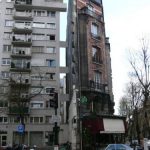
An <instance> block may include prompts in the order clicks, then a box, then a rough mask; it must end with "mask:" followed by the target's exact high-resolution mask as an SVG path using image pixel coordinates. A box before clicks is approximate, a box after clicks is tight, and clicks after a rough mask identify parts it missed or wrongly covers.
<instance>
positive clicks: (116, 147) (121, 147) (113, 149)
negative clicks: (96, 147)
mask: <svg viewBox="0 0 150 150" xmlns="http://www.w3.org/2000/svg"><path fill="white" fill-rule="evenodd" d="M105 150H133V149H132V148H131V147H130V146H128V145H125V144H109V145H108V146H107V147H106V148H105Z"/></svg>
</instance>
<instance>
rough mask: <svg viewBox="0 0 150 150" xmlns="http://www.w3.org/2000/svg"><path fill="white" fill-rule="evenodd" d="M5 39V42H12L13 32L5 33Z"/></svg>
mask: <svg viewBox="0 0 150 150" xmlns="http://www.w3.org/2000/svg"><path fill="white" fill-rule="evenodd" d="M4 39H5V40H11V39H12V33H11V32H4Z"/></svg>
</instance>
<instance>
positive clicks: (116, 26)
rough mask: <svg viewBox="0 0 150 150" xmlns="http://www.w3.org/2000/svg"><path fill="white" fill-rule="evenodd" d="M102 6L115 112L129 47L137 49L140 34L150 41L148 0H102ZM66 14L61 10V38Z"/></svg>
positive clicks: (121, 93) (128, 68)
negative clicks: (110, 62) (109, 54)
mask: <svg viewBox="0 0 150 150" xmlns="http://www.w3.org/2000/svg"><path fill="white" fill-rule="evenodd" d="M67 1H68V0H64V2H65V3H66V2H67ZM103 7H104V20H105V30H106V36H108V37H109V38H110V45H111V60H112V79H113V94H114V101H115V114H118V106H119V105H118V104H119V100H120V98H121V97H122V96H123V95H124V89H125V86H126V83H127V82H128V79H129V78H128V73H129V71H130V69H131V68H130V67H129V66H130V64H129V62H128V58H129V56H128V53H129V50H130V51H131V50H133V49H134V50H136V49H139V47H140V44H139V43H140V39H142V38H143V37H146V39H148V40H150V19H149V18H150V0H103ZM66 16H67V15H66V13H61V30H62V32H61V35H60V37H61V38H60V39H62V40H63V39H64V38H65V35H64V34H63V33H65V32H66V28H65V26H66ZM63 65H64V64H63Z"/></svg>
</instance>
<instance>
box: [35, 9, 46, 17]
mask: <svg viewBox="0 0 150 150" xmlns="http://www.w3.org/2000/svg"><path fill="white" fill-rule="evenodd" d="M34 16H37V17H43V16H45V11H42V10H34Z"/></svg>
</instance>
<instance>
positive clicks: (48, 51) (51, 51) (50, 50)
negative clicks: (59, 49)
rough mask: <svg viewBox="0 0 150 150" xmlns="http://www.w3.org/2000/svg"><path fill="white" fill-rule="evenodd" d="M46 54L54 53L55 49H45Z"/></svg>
mask: <svg viewBox="0 0 150 150" xmlns="http://www.w3.org/2000/svg"><path fill="white" fill-rule="evenodd" d="M46 53H56V51H55V47H46Z"/></svg>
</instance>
